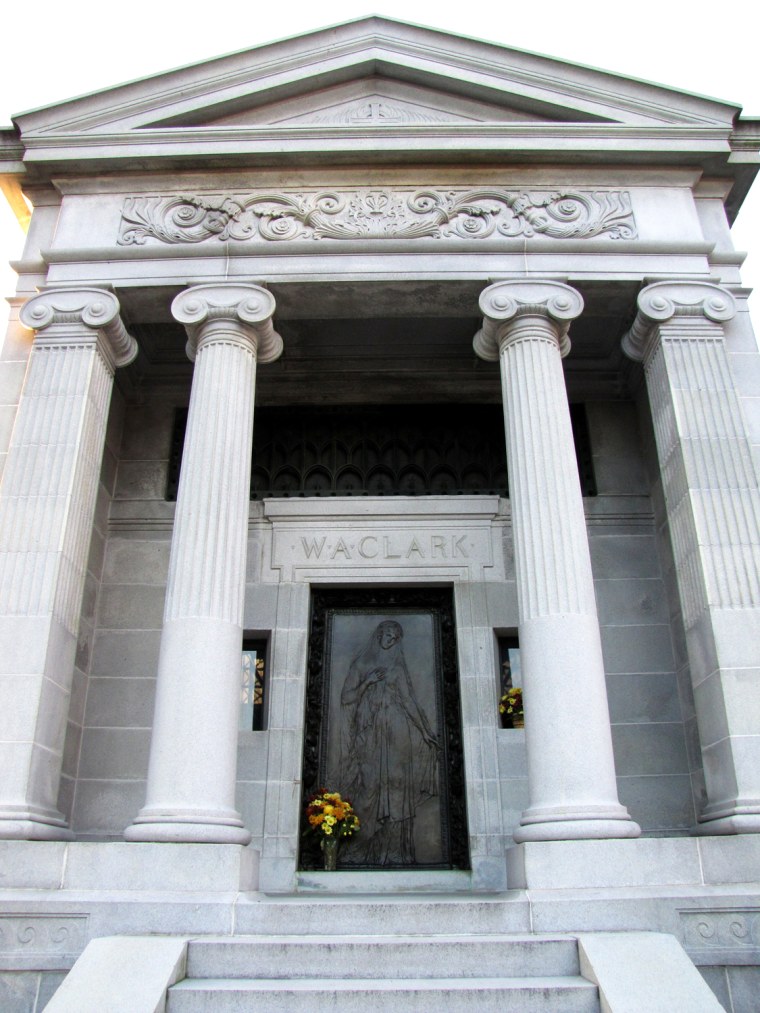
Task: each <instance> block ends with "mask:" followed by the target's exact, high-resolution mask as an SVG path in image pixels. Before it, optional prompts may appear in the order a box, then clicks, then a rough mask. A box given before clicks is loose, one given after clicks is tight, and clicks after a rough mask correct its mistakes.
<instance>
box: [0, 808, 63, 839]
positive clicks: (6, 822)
mask: <svg viewBox="0 0 760 1013" xmlns="http://www.w3.org/2000/svg"><path fill="white" fill-rule="evenodd" d="M73 840H74V834H73V833H72V831H71V830H69V828H68V827H67V826H66V822H65V821H64V820H63V817H61V822H60V823H48V822H43V821H38V820H35V819H19V818H18V817H17V816H10V817H8V816H3V815H2V814H0V841H73Z"/></svg>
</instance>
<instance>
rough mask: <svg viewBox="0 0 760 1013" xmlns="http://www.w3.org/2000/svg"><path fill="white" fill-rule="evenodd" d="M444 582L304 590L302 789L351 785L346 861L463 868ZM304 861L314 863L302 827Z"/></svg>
mask: <svg viewBox="0 0 760 1013" xmlns="http://www.w3.org/2000/svg"><path fill="white" fill-rule="evenodd" d="M456 657H457V655H456V637H455V624H454V613H453V603H452V593H451V589H448V588H421V589H411V588H399V589H388V588H382V589H377V588H374V589H367V588H362V589H341V590H318V591H315V592H314V594H313V596H312V612H311V628H310V642H309V665H308V685H307V700H306V725H305V743H304V770H303V784H304V801H305V800H306V799H308V797H309V795H311V794H313V793H315V792H317V791H319V790H320V789H323V788H326V789H327V790H331V791H340V792H341V793H342V794H343V796H344V797H346V796H347V797H349V798H350V800H351V802H352V803H353V806H354V809H355V810H356V812H357V814H358V816H359V818H360V820H361V824H362V827H361V831H360V833H359V834H357V835H356V836H355V837H354V838H353V839H352V840H350V841H347V842H345V843H344V844H343V845H342V848H341V859H340V864H341V868H343V869H354V870H361V869H367V870H377V869H422V868H429V869H465V868H469V854H468V847H467V819H466V811H465V801H464V776H463V763H462V733H461V717H460V705H459V679H458V673H457V664H456ZM302 840H303V843H302V848H301V868H304V869H310V868H318V867H320V865H321V856H320V853H319V849H318V847H317V845H316V844H315V843H314V842H313V841H311V840H310V839H309V838H303V839H302Z"/></svg>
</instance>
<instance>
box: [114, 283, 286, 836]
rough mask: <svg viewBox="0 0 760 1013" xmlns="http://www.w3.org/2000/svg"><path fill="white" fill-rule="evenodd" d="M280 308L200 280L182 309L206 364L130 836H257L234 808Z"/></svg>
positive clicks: (193, 414) (198, 363)
mask: <svg viewBox="0 0 760 1013" xmlns="http://www.w3.org/2000/svg"><path fill="white" fill-rule="evenodd" d="M254 307H255V308H254ZM273 309H274V300H273V299H272V297H271V296H270V295H269V294H268V293H267V292H266V291H265V290H263V289H259V288H256V287H255V286H243V285H229V286H224V285H215V286H198V288H195V289H190V290H188V291H187V292H185V293H183V294H182V295H181V296H179V297H178V299H177V300H175V304H174V307H173V310H174V312H175V316H177V317H178V319H180V320H181V321H182V322H184V323H186V324H189V330H190V343H189V344H190V349H191V354H193V353H195V371H194V374H193V386H192V393H191V398H190V411H189V415H188V423H187V432H186V435H185V447H184V451H183V455H182V473H181V477H180V485H179V491H178V495H177V510H176V515H175V522H174V533H173V536H172V551H171V559H170V564H169V580H168V586H167V595H166V606H165V611H164V627H163V633H162V638H161V652H160V658H159V668H158V682H157V688H156V708H155V717H154V724H153V737H152V741H151V753H150V765H149V771H148V791H147V799H146V803H145V806H144V808H143V809H142V810H141V812H140V814H139V816H138V817H137V819H136V820H135V822H134V823H133V825H132V826H131V827H129V828H128V829H127V832H126V835H125V836H126V837H127V839H128V840H140V841H160V840H169V841H206V842H221V843H224V842H227V843H240V844H245V843H247V842H248V841H249V840H250V834H249V833H248V831H247V830H245V828H244V827H243V823H242V820H241V818H240V816H239V814H238V813H237V811H236V810H235V777H236V764H237V726H238V711H239V707H240V688H241V651H242V633H243V626H242V624H243V603H244V594H245V569H246V553H247V542H248V512H249V499H250V474H251V448H252V441H253V404H254V389H255V380H256V361H257V350H258V357H259V358H261V357H262V354H263V355H264V361H268V359H271V358H273V357H275V353H276V354H279V349H280V348H281V344H279V343H278V341H275V340H274V338H277V336H276V335H275V334H274V332H273V331H272V330H271V322H270V317H271V314H272V311H273ZM252 317H253V320H251V318H252ZM257 325H258V327H257ZM267 325H268V326H267ZM270 339H271V340H270ZM262 346H263V349H264V351H263V353H262ZM196 348H197V352H196V351H195V350H196Z"/></svg>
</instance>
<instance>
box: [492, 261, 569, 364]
mask: <svg viewBox="0 0 760 1013" xmlns="http://www.w3.org/2000/svg"><path fill="white" fill-rule="evenodd" d="M479 304H480V309H481V312H482V313H483V326H482V327H481V329H480V330H479V331H478V332H477V334H476V335H475V337H474V339H473V348H474V349H475V354H476V355H478V356H479V357H480V358H481V359H485V360H486V361H490V362H495V361H497V360H498V358H499V353H500V350H501V348H502V347H503V345H504V342H506V341H509V340H510V337H513V336H515V335H516V334H517V333H518V331H517V330H516V328H515V326H514V325H515V322H516V321H517V320H519V319H520V318H521V317H532V318H536V317H539V318H544V320H545V321H546V324H547V328H546V333H547V335H549V334H552V335H553V336H554V337H555V339H556V341H557V344H558V345H559V349H560V353H561V354H562V355H563V356H565V355H567V354H568V352H569V351H570V339H569V338H568V330H569V328H570V324H571V323H572V321H573V320H575V319H576V318H577V317H578V316H580V314H581V312H582V311H583V297H582V296H581V294H580V293H579V292H577V291H576V290H575V289H574V288H571V287H570V286H569V285H565V284H564V283H562V282H559V281H553V280H541V279H533V278H530V279H515V280H514V281H512V280H510V281H499V282H496V283H495V284H493V285H490V286H489V287H488V288H486V289H484V291H483V292H482V293H481V295H480V300H479Z"/></svg>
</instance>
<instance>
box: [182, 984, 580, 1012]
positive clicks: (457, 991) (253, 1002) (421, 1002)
mask: <svg viewBox="0 0 760 1013" xmlns="http://www.w3.org/2000/svg"><path fill="white" fill-rule="evenodd" d="M359 1004H360V1008H361V1009H362V1013H398V1011H399V1010H403V1013H431V1011H433V1010H434V1011H435V1013H470V1011H472V1013H599V1009H600V1006H599V997H598V993H597V990H596V986H594V985H592V984H591V983H590V982H588V981H586V980H585V979H583V978H580V977H569V976H568V977H546V978H538V977H533V978H407V979H403V978H402V979H392V980H391V979H387V978H374V979H364V980H358V979H349V980H346V979H344V978H327V977H321V978H318V979H314V978H307V979H300V980H295V981H293V980H291V981H287V982H286V981H282V980H280V979H258V980H252V979H237V980H235V979H231V978H219V979H206V980H203V981H198V980H195V979H185V980H184V981H181V982H179V983H178V984H176V985H173V986H172V987H171V988H170V989H169V992H168V1000H167V1004H166V1010H167V1013H208V1011H209V1010H213V1011H214V1013H243V1011H245V1013H314V1010H315V1009H329V1010H331V1011H337V1013H342V1011H345V1013H348V1011H354V1013H355V1010H356V1009H357V1007H358V1006H359Z"/></svg>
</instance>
